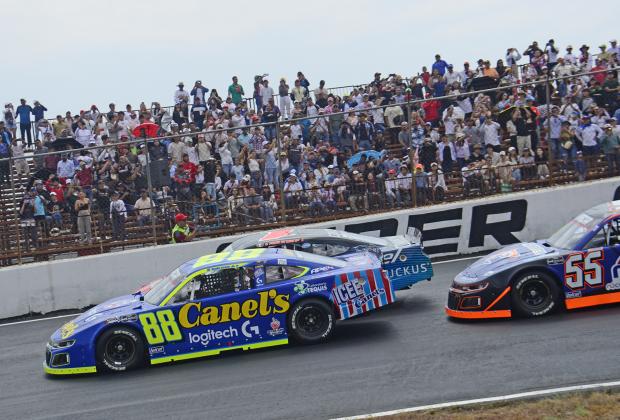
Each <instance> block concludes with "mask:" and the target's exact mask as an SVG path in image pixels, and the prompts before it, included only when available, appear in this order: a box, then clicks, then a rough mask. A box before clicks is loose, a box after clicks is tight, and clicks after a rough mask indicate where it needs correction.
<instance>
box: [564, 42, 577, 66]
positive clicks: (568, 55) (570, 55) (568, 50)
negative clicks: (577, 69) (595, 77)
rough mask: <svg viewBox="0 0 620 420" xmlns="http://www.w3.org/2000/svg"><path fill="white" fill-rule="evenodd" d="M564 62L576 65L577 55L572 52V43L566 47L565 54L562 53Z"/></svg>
mask: <svg viewBox="0 0 620 420" xmlns="http://www.w3.org/2000/svg"><path fill="white" fill-rule="evenodd" d="M564 63H566V64H572V65H573V66H576V65H577V56H575V55H574V54H573V46H572V45H569V46H567V47H566V54H564Z"/></svg>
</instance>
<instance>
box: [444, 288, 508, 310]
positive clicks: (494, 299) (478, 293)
mask: <svg viewBox="0 0 620 420" xmlns="http://www.w3.org/2000/svg"><path fill="white" fill-rule="evenodd" d="M445 311H446V314H447V315H448V316H450V317H452V318H464V319H488V318H510V317H511V316H512V311H511V309H510V286H507V287H503V288H502V287H495V286H494V285H493V283H492V282H488V285H487V287H485V288H484V289H479V290H471V291H467V290H464V289H463V288H462V287H459V285H457V284H455V283H453V284H452V287H450V291H449V292H448V303H447V304H446V307H445Z"/></svg>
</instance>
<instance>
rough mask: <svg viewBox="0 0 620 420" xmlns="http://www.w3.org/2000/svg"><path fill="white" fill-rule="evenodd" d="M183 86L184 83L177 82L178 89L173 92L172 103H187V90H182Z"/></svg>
mask: <svg viewBox="0 0 620 420" xmlns="http://www.w3.org/2000/svg"><path fill="white" fill-rule="evenodd" d="M184 86H185V85H184V84H183V82H179V84H178V85H177V87H178V88H179V89H177V91H176V92H174V103H175V104H180V103H181V102H186V103H189V92H188V91H186V90H183V87H184Z"/></svg>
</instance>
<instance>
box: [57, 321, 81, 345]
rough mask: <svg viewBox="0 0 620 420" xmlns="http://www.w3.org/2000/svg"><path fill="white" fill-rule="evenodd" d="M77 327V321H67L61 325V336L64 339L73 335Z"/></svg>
mask: <svg viewBox="0 0 620 420" xmlns="http://www.w3.org/2000/svg"><path fill="white" fill-rule="evenodd" d="M76 328H77V324H76V323H75V322H73V321H71V322H67V323H66V324H64V325H63V326H62V327H60V338H61V339H63V340H64V339H66V338H69V337H71V336H72V335H73V333H74V332H75V330H76Z"/></svg>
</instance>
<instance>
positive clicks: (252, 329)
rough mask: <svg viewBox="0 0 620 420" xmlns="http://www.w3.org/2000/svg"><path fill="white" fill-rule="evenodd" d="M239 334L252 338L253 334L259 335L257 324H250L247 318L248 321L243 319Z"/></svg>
mask: <svg viewBox="0 0 620 420" xmlns="http://www.w3.org/2000/svg"><path fill="white" fill-rule="evenodd" d="M248 326H249V328H248ZM248 330H249V331H248ZM241 334H243V335H244V336H246V337H247V338H252V337H253V336H254V335H259V334H260V332H259V330H258V326H257V325H252V326H250V321H249V320H248V321H245V322H244V323H243V324H241ZM253 334H254V335H253Z"/></svg>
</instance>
